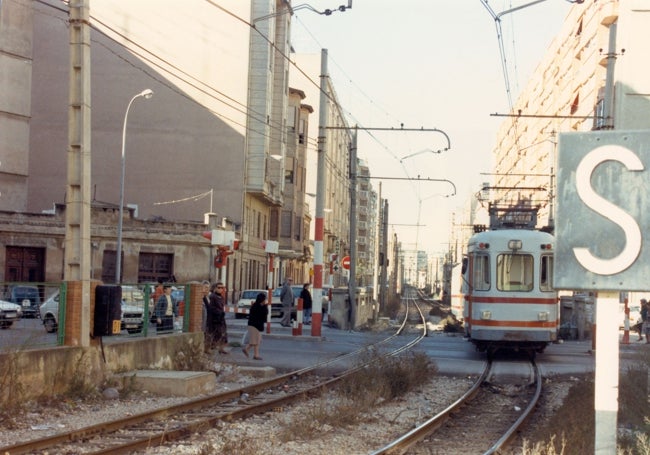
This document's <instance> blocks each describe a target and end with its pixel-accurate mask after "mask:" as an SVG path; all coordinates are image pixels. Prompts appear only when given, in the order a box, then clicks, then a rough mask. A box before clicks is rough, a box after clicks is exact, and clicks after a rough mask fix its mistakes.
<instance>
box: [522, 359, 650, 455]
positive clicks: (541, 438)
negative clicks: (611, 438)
mask: <svg viewBox="0 0 650 455" xmlns="http://www.w3.org/2000/svg"><path fill="white" fill-rule="evenodd" d="M633 365H634V366H633V367H631V368H628V369H626V370H625V371H624V372H623V373H622V374H621V375H620V378H619V411H618V428H619V431H618V438H617V445H618V454H620V455H650V438H649V437H648V434H650V406H649V395H648V392H649V391H650V388H649V387H648V386H649V384H648V375H649V372H650V351H647V350H643V351H640V352H639V354H638V356H637V357H636V358H635V359H634V362H633ZM594 440H595V415H594V381H593V379H589V380H585V381H581V382H578V383H576V384H575V385H573V386H572V387H571V389H570V390H569V393H568V395H567V397H566V399H565V400H564V403H563V405H562V406H561V407H560V409H558V411H557V412H556V413H555V415H554V416H553V418H552V419H551V420H550V421H549V422H548V423H547V424H546V426H545V427H543V428H540V429H539V431H538V439H537V440H536V441H532V442H529V441H527V442H525V444H524V447H523V449H522V454H523V455H565V454H566V455H569V454H574V453H580V454H583V453H584V454H589V453H594ZM545 441H549V442H545ZM567 441H570V443H568V442H567ZM577 447H579V448H580V451H579V452H576V448H577Z"/></svg>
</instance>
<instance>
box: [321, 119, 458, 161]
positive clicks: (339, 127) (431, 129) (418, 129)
mask: <svg viewBox="0 0 650 455" xmlns="http://www.w3.org/2000/svg"><path fill="white" fill-rule="evenodd" d="M325 129H330V130H348V129H355V130H364V131H396V132H403V131H405V132H420V133H432V132H433V133H440V134H442V135H443V136H445V139H447V147H445V148H443V149H438V150H436V151H434V150H429V149H426V150H420V151H419V152H416V153H413V154H411V155H407V156H405V157H404V158H402V159H401V160H400V163H401V162H402V160H405V159H406V158H409V157H411V156H414V155H417V154H419V153H425V152H431V153H441V152H446V151H447V150H450V149H451V140H450V139H449V136H448V135H447V133H445V132H444V131H442V130H441V129H438V128H424V127H420V128H404V124H402V125H400V127H399V128H395V127H390V128H388V127H372V126H366V127H364V126H355V127H354V128H350V127H348V126H326V127H325Z"/></svg>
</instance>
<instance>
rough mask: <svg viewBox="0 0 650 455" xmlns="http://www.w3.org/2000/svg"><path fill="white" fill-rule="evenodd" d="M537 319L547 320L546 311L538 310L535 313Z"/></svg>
mask: <svg viewBox="0 0 650 455" xmlns="http://www.w3.org/2000/svg"><path fill="white" fill-rule="evenodd" d="M537 320H538V321H548V311H540V312H539V313H537Z"/></svg>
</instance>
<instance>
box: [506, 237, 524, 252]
mask: <svg viewBox="0 0 650 455" xmlns="http://www.w3.org/2000/svg"><path fill="white" fill-rule="evenodd" d="M521 247H522V242H521V240H508V248H509V249H511V250H514V251H517V250H521Z"/></svg>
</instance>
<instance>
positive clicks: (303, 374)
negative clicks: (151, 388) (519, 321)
mask: <svg viewBox="0 0 650 455" xmlns="http://www.w3.org/2000/svg"><path fill="white" fill-rule="evenodd" d="M416 311H419V310H416ZM408 314H409V311H407V312H406V315H408ZM406 315H405V317H404V319H403V322H402V324H401V325H400V327H399V328H398V329H397V330H396V331H395V333H393V334H392V335H391V336H389V337H386V338H385V339H383V340H381V341H379V342H376V343H374V344H371V345H368V346H364V347H363V348H361V349H358V350H356V351H354V352H351V353H349V354H346V355H343V356H338V357H336V358H333V359H330V360H326V361H324V362H320V363H318V364H315V365H312V366H310V367H308V368H303V369H301V370H296V371H292V372H290V373H287V374H283V375H280V376H277V377H275V378H272V379H269V380H265V381H261V382H258V383H255V384H251V385H248V386H245V387H241V388H239V389H235V390H231V391H228V392H225V393H221V394H218V395H212V396H208V397H202V398H199V399H194V400H189V401H187V402H184V403H181V404H178V405H175V406H171V407H168V408H164V409H157V410H153V411H149V412H144V413H140V414H136V415H132V416H128V417H124V418H121V419H117V420H114V421H110V422H104V423H101V424H97V425H93V426H88V427H85V428H81V429H77V430H73V431H67V432H62V433H58V434H55V435H52V436H48V437H45V438H40V439H34V440H30V441H24V442H21V443H18V444H14V445H12V446H8V447H0V453H2V454H3V455H5V454H8V455H18V454H41V453H50V454H51V453H70V454H72V453H74V454H95V455H99V454H109V453H110V454H122V453H123V454H127V453H133V452H135V451H137V450H143V449H146V448H148V447H152V446H158V445H164V444H169V443H170V442H173V441H177V440H181V439H184V438H186V437H188V436H189V435H192V434H194V433H197V432H199V431H202V430H204V429H205V428H209V427H212V426H214V425H215V423H216V422H218V421H228V420H233V419H240V418H244V417H248V416H251V415H255V414H262V413H265V412H267V411H271V410H277V409H281V408H282V407H284V406H288V405H290V404H292V403H294V402H296V401H298V400H302V399H305V398H309V397H312V396H316V395H318V394H320V392H321V391H323V390H328V389H330V388H331V387H332V386H334V385H335V384H336V383H338V382H339V381H341V380H342V379H343V378H345V377H347V376H349V375H351V374H353V373H354V372H355V371H357V370H358V369H360V368H363V367H364V364H361V363H360V362H361V360H356V361H357V362H359V363H360V364H359V365H358V366H354V367H352V368H348V369H346V370H344V371H342V372H341V373H339V374H338V375H337V376H335V377H331V376H330V377H321V376H319V372H320V371H322V370H323V369H324V368H325V367H329V366H331V365H332V364H335V363H337V362H342V361H343V360H346V361H348V362H350V361H351V360H352V363H354V361H355V359H362V358H363V357H364V355H365V354H366V353H367V352H368V351H369V350H370V349H378V348H380V347H381V346H382V345H389V343H390V346H392V347H391V348H389V349H388V350H387V352H386V353H384V354H383V355H386V356H395V355H398V354H400V353H402V352H405V351H407V350H409V349H411V348H412V347H413V346H415V345H417V344H418V343H419V342H420V341H421V340H422V339H423V338H424V337H425V336H426V324H424V316H423V315H422V313H421V312H420V316H421V317H422V318H423V319H422V324H421V326H422V327H423V328H422V329H421V330H420V332H419V333H418V334H417V335H416V336H413V337H404V336H401V335H404V330H405V328H407V326H408V324H407V319H408V317H406ZM404 338H407V339H404ZM396 341H397V342H398V343H396ZM396 344H397V345H398V346H396V347H395V345H396Z"/></svg>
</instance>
